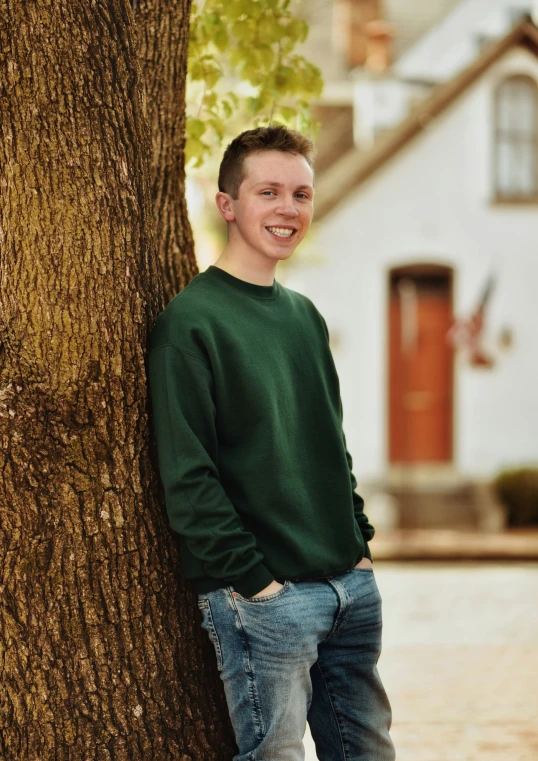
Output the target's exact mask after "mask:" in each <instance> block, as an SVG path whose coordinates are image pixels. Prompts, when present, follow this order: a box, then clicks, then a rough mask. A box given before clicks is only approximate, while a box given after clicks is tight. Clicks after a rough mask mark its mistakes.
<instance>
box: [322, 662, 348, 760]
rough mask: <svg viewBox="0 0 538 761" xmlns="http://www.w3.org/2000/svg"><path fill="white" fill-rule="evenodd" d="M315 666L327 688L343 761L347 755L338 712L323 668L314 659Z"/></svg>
mask: <svg viewBox="0 0 538 761" xmlns="http://www.w3.org/2000/svg"><path fill="white" fill-rule="evenodd" d="M316 666H317V667H318V669H319V673H320V674H321V678H322V679H323V683H324V685H325V689H326V690H327V695H328V696H329V702H330V704H331V708H332V712H333V714H334V718H335V721H336V726H337V727H338V734H339V736H340V743H341V745H342V759H343V761H347V758H348V756H347V753H346V748H345V745H344V738H343V736H342V728H341V726H340V722H339V720H338V713H337V712H336V708H335V707H334V703H333V699H332V695H331V693H330V690H329V685H328V684H327V680H326V679H325V674H324V673H323V669H322V668H321V666H320V664H319V660H318V661H316Z"/></svg>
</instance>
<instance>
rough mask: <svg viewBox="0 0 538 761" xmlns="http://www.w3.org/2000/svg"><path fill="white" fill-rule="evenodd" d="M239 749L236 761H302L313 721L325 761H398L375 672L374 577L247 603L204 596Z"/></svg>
mask: <svg viewBox="0 0 538 761" xmlns="http://www.w3.org/2000/svg"><path fill="white" fill-rule="evenodd" d="M198 606H199V608H200V611H201V614H202V627H203V628H204V629H205V631H206V632H207V634H208V636H209V638H210V640H211V641H212V643H213V645H214V647H215V653H216V659H217V668H218V670H219V672H220V677H221V679H222V680H223V682H224V689H225V694H226V700H227V704H228V711H229V713H230V718H231V721H232V725H233V728H234V731H235V737H236V741H237V745H238V749H239V753H238V755H236V756H234V761H303V760H304V755H305V752H304V746H303V736H304V733H305V731H306V722H307V721H308V723H309V725H310V731H311V733H312V737H313V739H314V742H315V745H316V752H317V756H318V759H319V760H320V761H394V758H395V752H394V746H393V744H392V741H391V739H390V736H389V729H390V725H391V708H390V704H389V701H388V698H387V695H386V693H385V690H384V688H383V685H382V683H381V679H380V677H379V673H378V671H377V665H376V664H377V661H378V659H379V656H380V654H381V629H382V621H381V596H380V594H379V590H378V588H377V583H376V580H375V575H374V571H373V569H372V568H354V569H352V570H350V571H346V572H345V573H344V574H341V575H339V576H333V577H331V578H329V579H323V580H316V581H302V582H297V581H296V582H293V581H290V580H286V581H284V586H283V588H282V589H280V590H279V591H278V592H276V593H274V594H271V595H266V596H264V597H255V598H254V597H251V598H245V597H242V596H241V595H240V594H239V593H238V592H236V590H235V589H234V587H233V586H228V587H225V588H221V589H217V590H215V591H211V592H207V593H205V594H199V595H198Z"/></svg>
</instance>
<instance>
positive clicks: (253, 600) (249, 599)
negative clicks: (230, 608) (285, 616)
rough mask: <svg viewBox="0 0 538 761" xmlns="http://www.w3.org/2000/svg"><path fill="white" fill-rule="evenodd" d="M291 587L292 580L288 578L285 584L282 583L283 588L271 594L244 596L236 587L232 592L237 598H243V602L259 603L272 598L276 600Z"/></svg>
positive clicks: (269, 600)
mask: <svg viewBox="0 0 538 761" xmlns="http://www.w3.org/2000/svg"><path fill="white" fill-rule="evenodd" d="M290 587H291V581H289V580H288V579H286V580H285V581H284V584H283V585H282V589H279V590H278V592H273V593H272V594H270V595H263V596H262V597H243V595H240V594H239V592H237V591H236V589H235V587H234V588H233V589H234V591H233V592H232V595H233V597H235V598H236V599H239V600H242V601H243V602H248V603H252V604H253V605H259V604H260V603H262V602H271V600H276V599H278V598H279V597H282V595H285V594H286V592H287V591H288V590H289V589H290Z"/></svg>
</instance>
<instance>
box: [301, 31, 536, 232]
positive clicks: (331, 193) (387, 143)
mask: <svg viewBox="0 0 538 761" xmlns="http://www.w3.org/2000/svg"><path fill="white" fill-rule="evenodd" d="M518 45H519V46H523V47H525V48H527V49H528V50H530V51H531V52H532V53H533V54H534V55H536V56H538V28H537V27H536V26H535V25H534V24H533V23H532V21H531V20H530V19H529V18H524V19H523V20H522V21H520V23H519V24H517V26H515V27H514V28H513V29H512V30H511V31H510V32H509V33H508V34H507V35H505V37H503V38H502V39H500V40H496V41H494V42H489V43H487V44H486V45H484V48H483V50H482V51H481V53H480V55H479V56H478V57H477V58H476V60H475V61H473V63H472V64H471V65H470V66H468V67H467V68H466V69H464V70H463V71H462V72H461V73H460V74H458V75H457V76H456V77H454V78H453V79H451V80H450V81H449V82H446V83H443V84H441V85H438V86H437V87H435V88H434V90H433V91H432V92H431V94H430V95H429V96H428V97H427V98H426V99H425V100H424V101H422V103H420V104H419V105H418V106H417V107H416V108H415V109H414V110H413V111H412V112H411V114H410V115H409V116H408V117H407V118H406V119H404V121H403V122H401V123H400V124H399V125H398V126H396V127H394V128H392V129H390V130H388V131H387V132H386V133H384V134H383V135H381V136H380V137H379V138H378V140H377V142H376V143H375V144H374V147H373V148H372V149H371V150H369V151H364V150H359V149H358V148H352V149H350V150H349V151H347V152H346V153H344V154H343V155H342V156H341V157H340V158H339V159H338V160H337V161H336V162H335V163H334V164H333V165H332V166H331V167H330V168H329V169H327V170H326V171H325V172H323V174H322V175H321V176H320V177H319V179H318V180H317V182H316V198H315V204H316V212H315V219H316V221H317V222H319V221H320V220H321V219H322V218H323V217H324V216H325V215H326V214H328V213H329V212H330V211H332V209H334V208H335V207H336V206H337V205H338V204H339V203H340V202H341V201H342V197H343V196H344V195H345V194H347V193H349V192H350V191H352V190H355V189H356V188H357V187H359V186H360V185H361V184H362V183H363V182H364V181H365V180H367V179H368V178H369V177H371V176H372V175H373V174H374V172H376V171H377V170H378V169H380V168H381V167H382V166H384V165H385V164H387V162H388V161H389V160H390V159H391V158H393V157H394V156H395V155H396V154H397V153H398V152H399V151H400V150H401V149H402V148H404V147H405V146H406V145H408V144H409V143H410V142H411V141H412V140H413V139H414V138H416V137H417V136H418V135H420V134H421V133H422V131H423V130H424V129H426V128H427V127H430V126H431V124H432V121H433V120H434V119H435V118H436V117H437V116H439V114H441V113H443V111H444V110H445V109H446V108H448V106H450V105H451V103H453V102H454V101H455V100H456V99H457V98H458V97H459V96H460V95H462V93H464V92H465V91H466V90H467V89H468V88H469V87H470V86H471V85H472V84H473V83H474V82H475V81H476V80H477V79H478V78H479V77H480V76H481V75H482V74H483V73H484V71H486V70H487V69H488V68H489V67H490V66H491V65H492V64H493V63H495V61H497V60H498V59H499V58H500V57H501V56H502V55H503V54H504V53H505V52H506V51H507V50H509V49H510V48H512V47H514V46H518Z"/></svg>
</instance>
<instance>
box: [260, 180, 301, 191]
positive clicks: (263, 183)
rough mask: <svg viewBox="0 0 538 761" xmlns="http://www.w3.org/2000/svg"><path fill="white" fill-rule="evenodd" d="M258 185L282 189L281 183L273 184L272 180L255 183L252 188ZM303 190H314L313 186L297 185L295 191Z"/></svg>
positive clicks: (282, 184)
mask: <svg viewBox="0 0 538 761" xmlns="http://www.w3.org/2000/svg"><path fill="white" fill-rule="evenodd" d="M258 185H272V186H273V187H274V188H283V187H284V183H283V182H275V181H274V180H262V181H261V182H255V183H254V185H253V186H252V187H253V188H256V187H257V186H258ZM303 188H306V189H307V190H314V187H313V185H297V188H296V190H302V189H303Z"/></svg>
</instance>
